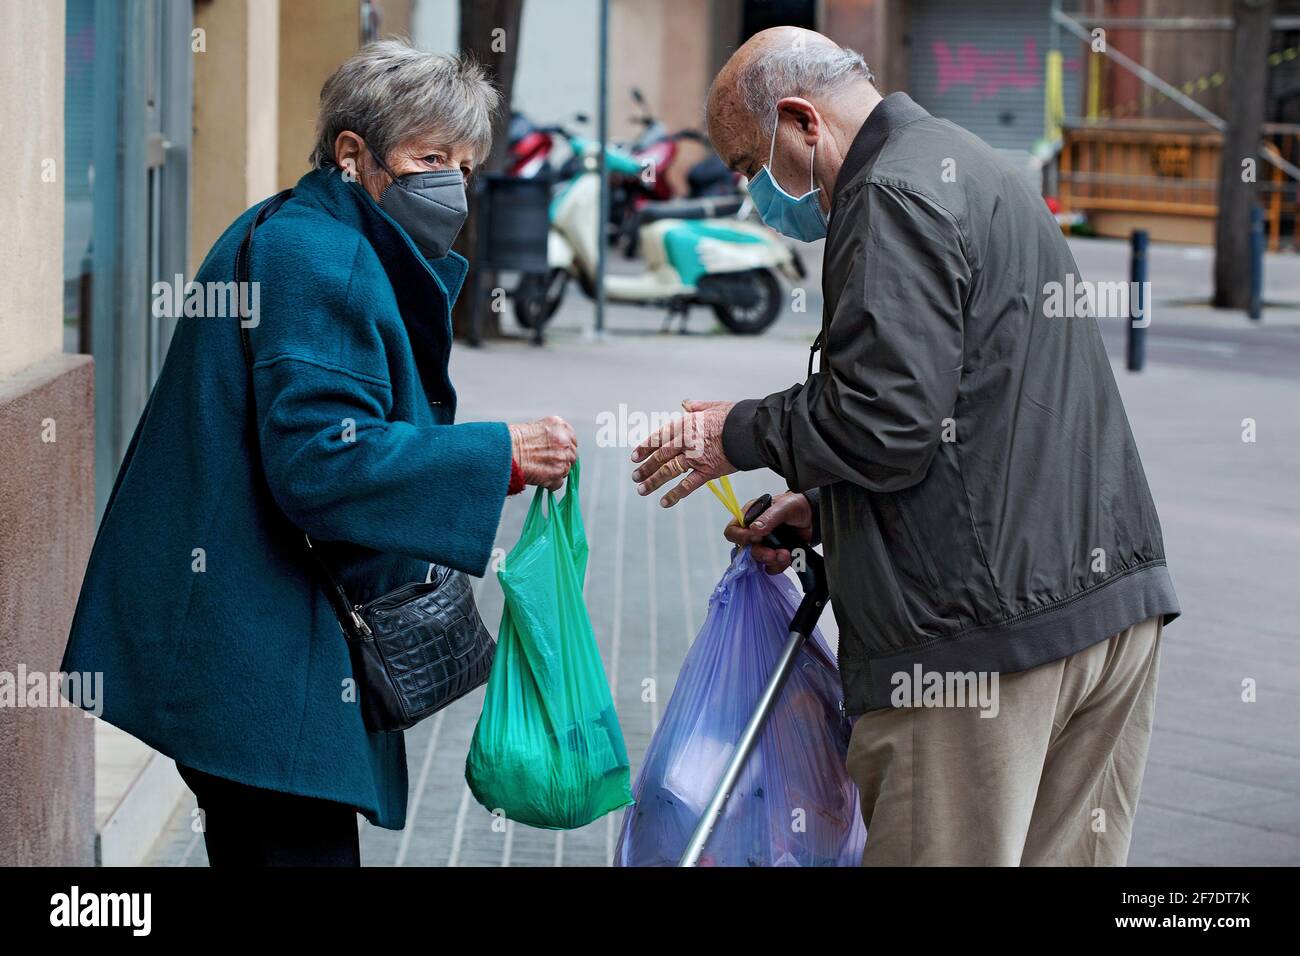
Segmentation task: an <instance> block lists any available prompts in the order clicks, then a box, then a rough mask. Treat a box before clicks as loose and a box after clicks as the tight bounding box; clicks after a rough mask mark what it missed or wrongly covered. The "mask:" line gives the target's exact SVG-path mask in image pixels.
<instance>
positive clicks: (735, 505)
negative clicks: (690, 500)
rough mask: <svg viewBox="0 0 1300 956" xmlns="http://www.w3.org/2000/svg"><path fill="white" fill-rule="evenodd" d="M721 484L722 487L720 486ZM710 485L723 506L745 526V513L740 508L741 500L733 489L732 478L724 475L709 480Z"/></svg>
mask: <svg viewBox="0 0 1300 956" xmlns="http://www.w3.org/2000/svg"><path fill="white" fill-rule="evenodd" d="M719 485H721V486H722V487H721V488H719V487H718V486H719ZM708 486H709V491H711V492H713V493H714V495H716V496H717V498H718V500H719V501H721V502H722V506H723V507H724V508H726V509H727V510H728V511H730V512H731V514H732V517H734V518H735V519H736V523H737V524H739V525H740V526H741V527H742V528H743V527H744V526H745V513H744V512H743V511H741V510H740V502H739V501H737V500H736V492H735V491H734V490H732V487H731V479H730V478H729V477H728V476H726V475H723V476H722V477H721V478H718V479H717V480H716V481H714V480H711V481H709V482H708Z"/></svg>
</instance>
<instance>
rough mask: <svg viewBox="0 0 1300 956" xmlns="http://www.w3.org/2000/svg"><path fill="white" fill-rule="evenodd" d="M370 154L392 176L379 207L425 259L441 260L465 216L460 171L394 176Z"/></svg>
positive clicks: (381, 194)
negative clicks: (408, 237)
mask: <svg viewBox="0 0 1300 956" xmlns="http://www.w3.org/2000/svg"><path fill="white" fill-rule="evenodd" d="M366 148H367V149H370V147H369V146H367V147H366ZM370 155H371V156H374V157H375V161H376V162H378V163H379V165H380V166H381V167H383V169H384V171H385V172H386V173H388V175H389V176H392V177H393V181H392V182H391V183H389V184H388V185H387V186H386V187H384V191H383V192H382V193H380V194H379V206H380V208H381V209H383V210H384V212H386V213H388V215H390V216H392V217H393V221H394V222H396V223H397V224H398V225H399V226H401V227H402V228H403V229H405V230H406V233H407V235H409V236H410V237H411V239H412V240H413V241H414V242H415V245H416V246H417V247H418V248H419V250H420V252H422V253H424V255H425V257H426V258H429V259H441V258H442V257H443V256H445V255H446V254H447V252H448V250H450V249H451V244H452V243H453V242H455V241H456V236H457V235H458V234H459V233H460V228H461V226H463V225H464V224H465V218H466V217H467V216H468V215H469V205H468V203H467V201H466V198H465V177H464V176H463V175H462V174H461V171H460V170H459V169H438V170H432V171H429V172H420V173H407V174H406V175H405V176H398V175H396V174H395V173H394V172H393V171H392V170H391V169H389V168H388V165H387V164H386V163H385V162H384V161H383V160H382V159H380V158H379V156H378V154H376V153H375V152H374V150H370Z"/></svg>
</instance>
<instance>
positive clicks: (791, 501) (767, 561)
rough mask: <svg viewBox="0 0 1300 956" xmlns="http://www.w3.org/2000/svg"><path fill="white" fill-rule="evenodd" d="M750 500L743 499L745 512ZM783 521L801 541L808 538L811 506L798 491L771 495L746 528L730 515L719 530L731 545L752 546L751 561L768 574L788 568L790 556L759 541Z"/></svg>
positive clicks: (750, 503) (787, 552)
mask: <svg viewBox="0 0 1300 956" xmlns="http://www.w3.org/2000/svg"><path fill="white" fill-rule="evenodd" d="M753 503H754V502H753V501H747V502H745V510H746V511H748V510H749V507H750V505H752V504H753ZM783 524H786V525H789V526H790V527H792V528H794V529H795V530H796V531H798V532H799V537H801V538H803V539H804V541H812V537H813V526H812V505H810V504H809V503H808V499H807V498H806V497H805V496H804V495H802V494H801V493H799V492H795V491H786V492H783V493H781V494H779V495H773V496H772V504H771V505H770V506H769V507H768V509H767V510H766V511H764V512H763V513H762V514H761V515H759V516H758V517H757V518H755V519H754V520H753V521H752V522H750V524H749V526H748V527H746V528H742V527H741V526H740V522H738V521H736V520H735V519H734V518H733V519H732V522H731V524H729V525H727V527H726V529H725V530H724V531H723V532H722V536H723V537H724V538H726V539H727V540H728V541H730V542H731V543H732V544H738V545H740V546H741V547H744V546H745V545H747V544H749V545H753V547H752V548H751V549H750V554H752V555H753V557H754V560H755V561H757V562H758V563H759V564H761V565H762V566H763V567H764V568H766V569H767V573H768V574H781V573H782V572H784V571H785V569H786V568H788V567H790V563H791V562H792V561H793V560H794V558H793V556H792V555H791V554H790V552H789V551H787V550H786V549H785V548H769V547H768V546H767V545H765V544H763V536H764V535H765V534H768V533H769V532H771V531H773V530H774V529H775V528H776V527H777V526H779V525H783Z"/></svg>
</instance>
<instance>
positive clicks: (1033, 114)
mask: <svg viewBox="0 0 1300 956" xmlns="http://www.w3.org/2000/svg"><path fill="white" fill-rule="evenodd" d="M1049 9H1050V7H1049V5H1048V4H1047V3H1045V2H1043V0H987V2H983V3H979V4H973V3H970V4H966V3H954V2H952V0H914V2H912V3H909V4H908V5H907V17H908V19H907V23H906V26H905V35H906V42H907V44H908V47H907V63H908V70H907V73H908V87H907V90H908V93H909V94H911V96H912V98H913V99H914V100H916V101H917V102H918V103H920V104H921V105H922V106H924V107H925V108H926V109H927V110H929V111H930V112H931V113H933V114H934V115H935V116H941V117H943V118H944V119H948V120H952V121H953V122H954V123H956V124H958V125H959V126H963V127H965V128H966V129H968V130H970V131H971V132H972V133H974V134H976V135H977V136H979V137H980V138H982V139H983V140H984V141H985V142H987V143H988V144H989V145H991V146H995V147H997V148H999V149H1012V150H1028V149H1029V148H1030V147H1031V146H1033V144H1034V141H1035V140H1037V139H1039V138H1040V137H1041V136H1042V135H1043V75H1044V70H1045V63H1046V58H1047V51H1048V50H1049V49H1050V42H1049V41H1050V31H1049V15H1048V14H1049ZM1061 49H1062V52H1063V54H1064V97H1065V112H1066V115H1067V116H1073V115H1076V114H1077V113H1078V103H1079V83H1080V74H1081V72H1082V70H1083V69H1084V64H1083V61H1082V58H1081V52H1080V45H1079V43H1078V42H1077V41H1074V40H1070V41H1068V42H1065V41H1064V39H1063V42H1062V47H1061Z"/></svg>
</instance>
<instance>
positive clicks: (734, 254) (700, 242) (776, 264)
mask: <svg viewBox="0 0 1300 956" xmlns="http://www.w3.org/2000/svg"><path fill="white" fill-rule="evenodd" d="M559 132H563V131H559ZM563 135H564V136H565V137H566V138H567V139H568V142H569V147H570V149H571V150H572V151H573V154H574V156H575V157H580V162H579V163H578V164H577V171H576V173H575V174H574V175H573V176H572V178H570V179H569V180H568V181H567V182H565V183H564V184H563V185H561V186H560V188H559V189H558V190H557V191H556V193H555V195H554V197H553V198H552V200H551V207H550V218H551V230H550V235H549V237H548V241H547V257H546V258H547V265H548V267H549V268H548V271H547V272H546V273H545V274H525V275H523V276H521V277H520V281H519V284H518V286H517V287H516V288H515V290H514V292H513V293H512V295H511V297H512V299H513V300H514V310H515V316H516V318H517V319H518V320H519V324H520V325H522V326H523V327H524V328H527V329H531V330H538V329H540V328H541V327H542V326H543V325H545V323H546V322H548V321H549V320H550V319H551V317H552V316H554V315H555V312H556V310H557V309H559V307H560V304H561V303H562V302H563V300H564V296H565V293H566V291H567V289H568V286H569V284H570V280H576V281H577V284H578V286H579V287H580V288H581V289H582V291H583V292H584V293H585V294H587V295H588V296H589V297H592V298H594V297H595V293H596V282H595V276H596V258H597V250H598V243H600V242H602V241H604V240H605V234H604V229H603V227H602V224H601V219H600V174H599V171H598V163H597V154H598V152H599V145H598V144H596V143H594V142H592V141H590V140H586V139H584V138H582V137H579V136H575V135H573V134H571V133H567V132H563ZM605 166H606V171H607V174H610V175H623V176H635V175H639V174H640V173H641V166H640V164H639V163H638V162H637V160H636V159H635V158H633V157H632V156H630V155H629V154H628V153H626V152H624V151H622V150H620V149H617V148H615V147H612V146H611V147H606V150H605ZM699 202H703V203H708V202H709V200H700V201H699ZM717 202H718V203H719V206H721V205H722V204H724V203H725V202H726V200H725V199H723V198H719V199H718V200H717ZM749 205H750V204H749V202H748V198H747V197H746V202H745V203H744V206H743V207H742V210H741V212H742V214H743V213H744V212H745V211H746V210H747V209H748V207H749ZM733 206H734V203H733ZM708 208H709V207H708V206H707V205H706V206H705V207H704V209H705V211H707V210H708ZM647 218H649V217H647ZM638 246H639V248H640V252H641V258H642V263H643V264H644V268H643V269H642V270H641V271H640V272H637V273H632V274H626V273H617V274H611V273H607V274H606V276H605V298H606V300H607V301H609V302H618V303H623V304H627V305H639V306H646V307H650V308H659V309H665V310H667V316H666V319H665V328H667V327H668V326H669V325H671V323H672V321H673V319H674V318H678V319H680V321H681V330H682V331H685V326H686V320H687V318H688V316H689V314H690V310H691V308H692V307H693V306H697V305H702V306H706V307H708V308H710V309H711V310H712V311H713V314H714V315H715V316H716V317H717V319H718V321H719V322H720V323H722V325H723V326H725V327H726V328H727V329H729V330H730V331H732V332H734V333H736V334H738V335H757V334H758V333H760V332H763V331H764V330H766V329H767V328H768V326H770V325H771V324H772V323H773V322H774V321H776V318H777V316H778V315H780V313H781V304H782V300H783V298H784V291H783V287H782V284H781V281H780V278H779V277H780V276H782V275H784V276H785V277H786V279H787V280H788V281H791V282H794V281H797V280H799V279H801V278H803V276H804V270H803V264H802V263H801V262H800V261H799V260H798V258H797V257H796V256H795V255H794V253H793V252H792V251H791V250H790V248H789V247H788V246H787V245H786V244H785V243H784V242H783V241H781V239H780V237H779V236H778V235H777V234H776V233H775V232H773V231H772V230H771V229H769V228H768V227H767V226H764V225H762V224H761V223H759V222H751V221H748V220H747V219H745V218H743V217H741V216H738V217H713V216H706V217H704V218H692V219H683V218H654V219H653V220H652V221H646V222H643V224H642V225H641V226H640V227H639V234H638Z"/></svg>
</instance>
